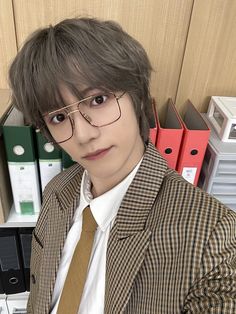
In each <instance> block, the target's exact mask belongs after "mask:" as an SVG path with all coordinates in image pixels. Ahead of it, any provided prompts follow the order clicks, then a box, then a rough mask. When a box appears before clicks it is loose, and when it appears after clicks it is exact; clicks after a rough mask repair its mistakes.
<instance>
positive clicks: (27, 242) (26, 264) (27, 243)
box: [18, 228, 34, 291]
mask: <svg viewBox="0 0 236 314" xmlns="http://www.w3.org/2000/svg"><path fill="white" fill-rule="evenodd" d="M33 230H34V228H19V229H18V235H19V242H20V248H21V255H22V260H23V269H24V278H25V287H26V290H27V291H30V257H31V242H32V232H33Z"/></svg>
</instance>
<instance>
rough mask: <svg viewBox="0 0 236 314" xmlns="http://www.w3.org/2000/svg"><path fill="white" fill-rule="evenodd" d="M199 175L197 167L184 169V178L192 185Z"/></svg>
mask: <svg viewBox="0 0 236 314" xmlns="http://www.w3.org/2000/svg"><path fill="white" fill-rule="evenodd" d="M196 173H197V167H184V168H183V171H182V177H183V178H184V179H185V180H187V181H188V182H190V183H192V184H193V183H194V179H195V176H196Z"/></svg>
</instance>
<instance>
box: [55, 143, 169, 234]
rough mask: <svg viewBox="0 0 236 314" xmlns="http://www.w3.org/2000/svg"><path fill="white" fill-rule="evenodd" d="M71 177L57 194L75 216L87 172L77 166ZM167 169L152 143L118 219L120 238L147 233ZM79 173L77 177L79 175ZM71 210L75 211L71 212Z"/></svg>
mask: <svg viewBox="0 0 236 314" xmlns="http://www.w3.org/2000/svg"><path fill="white" fill-rule="evenodd" d="M72 169H73V171H70V173H72V174H73V176H71V178H70V177H68V178H67V180H65V182H64V183H62V185H61V186H60V189H59V190H58V191H56V197H57V199H58V201H59V204H60V205H61V210H62V212H63V213H64V214H65V215H68V214H69V216H70V217H73V214H74V211H75V209H76V206H75V204H76V205H78V200H79V195H80V185H81V180H82V175H83V171H84V169H83V168H82V167H81V166H80V165H78V164H77V165H75V166H74V167H73V168H72ZM166 170H167V163H166V161H165V160H164V159H163V158H162V157H161V156H160V155H159V153H158V152H157V150H156V148H155V147H154V146H153V145H152V143H150V142H149V144H148V145H147V148H146V152H145V154H144V157H143V160H142V163H141V165H140V167H139V169H138V171H137V173H136V176H135V178H134V180H133V181H132V183H131V185H130V187H129V189H128V191H127V193H126V195H125V197H124V199H123V201H122V203H121V206H120V209H119V211H118V214H117V217H116V223H117V235H118V237H119V238H123V237H127V236H130V235H132V234H134V233H136V232H138V231H140V230H143V228H144V225H145V222H146V219H147V216H148V213H149V210H150V208H151V207H152V204H153V203H154V201H155V198H156V196H157V194H158V192H159V189H160V186H161V184H162V180H163V177H164V175H165V172H166ZM75 174H76V175H75ZM71 209H73V212H72V213H71Z"/></svg>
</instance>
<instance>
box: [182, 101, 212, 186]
mask: <svg viewBox="0 0 236 314" xmlns="http://www.w3.org/2000/svg"><path fill="white" fill-rule="evenodd" d="M183 126H184V134H183V139H182V143H181V151H180V154H179V158H178V165H177V171H178V172H179V173H180V174H181V175H182V176H183V177H184V178H185V179H186V180H187V181H189V182H190V183H192V184H194V185H197V182H198V178H199V174H200V170H201V167H202V162H203V159H204V155H205V151H206V148H207V144H208V140H209V136H210V129H209V128H208V126H207V124H206V122H205V121H204V119H203V118H202V116H201V114H200V113H199V112H198V111H197V109H196V108H195V107H194V106H193V104H192V103H191V102H190V101H189V100H188V102H187V110H186V113H185V116H184V119H183Z"/></svg>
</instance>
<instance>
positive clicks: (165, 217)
mask: <svg viewBox="0 0 236 314" xmlns="http://www.w3.org/2000/svg"><path fill="white" fill-rule="evenodd" d="M150 72H151V66H150V63H149V61H148V58H147V55H146V53H145V51H144V49H143V48H142V47H141V45H140V44H139V43H138V42H137V41H136V40H134V39H133V38H132V37H130V36H129V35H128V34H127V33H125V32H124V31H123V30H122V29H121V27H120V26H118V25H117V24H116V23H114V22H110V21H106V22H103V21H99V20H96V19H90V18H80V19H70V20H65V21H62V22H61V23H59V24H57V25H55V26H54V27H49V28H45V29H42V30H39V31H37V32H36V33H34V34H33V35H32V36H31V37H30V38H29V39H28V41H27V42H26V43H25V44H24V46H23V47H22V49H21V51H20V52H19V53H18V55H17V56H16V58H15V60H14V62H13V64H12V66H11V68H10V84H11V88H12V92H13V104H14V105H15V106H16V107H17V108H18V109H19V110H21V111H22V112H23V113H24V115H25V118H26V119H27V121H30V122H31V123H32V124H33V125H35V126H37V127H40V128H41V130H42V131H43V132H44V133H45V135H46V136H47V137H48V138H49V139H50V140H51V141H52V142H54V143H56V144H57V145H59V146H60V147H62V148H63V149H64V150H65V151H67V152H68V154H70V156H71V157H72V158H73V160H75V161H77V164H76V165H74V166H72V167H71V168H69V169H68V170H67V171H64V172H62V173H61V174H59V175H58V176H57V177H55V178H54V179H53V180H52V181H51V182H50V183H49V185H48V186H47V187H46V189H45V192H44V196H43V205H42V210H41V212H40V216H39V219H38V222H37V225H36V227H35V230H34V233H33V240H32V258H31V289H30V297H29V302H28V313H37V314H43V313H45V314H46V313H66V314H74V313H83V314H84V313H87V314H88V313H89V314H95V313H96V314H102V313H109V314H118V313H132V314H157V313H161V314H165V313H166V314H167V313H171V314H172V313H175V314H177V313H194V314H196V313H214V314H215V313H219V314H220V313H228V314H230V313H236V214H235V213H234V212H233V211H231V210H229V209H228V208H226V207H225V206H224V205H222V204H221V203H220V202H218V201H217V200H216V199H214V198H212V197H211V196H209V195H207V194H205V193H204V192H203V191H201V190H200V189H198V188H195V187H193V186H192V185H191V184H189V183H188V182H186V181H185V180H184V179H183V178H182V177H181V176H179V175H178V174H177V173H176V172H175V171H173V170H171V169H168V167H167V164H166V162H165V160H164V159H163V158H162V157H161V156H160V155H159V154H158V152H157V151H156V149H155V147H154V146H153V145H152V144H151V143H150V142H148V133H149V126H148V119H149V114H150V110H151V97H150V93H149V79H150ZM88 215H90V216H89V218H88ZM88 229H89V230H88ZM86 232H87V233H86ZM77 249H78V250H77ZM85 256H86V257H85ZM81 277H82V279H81Z"/></svg>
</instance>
